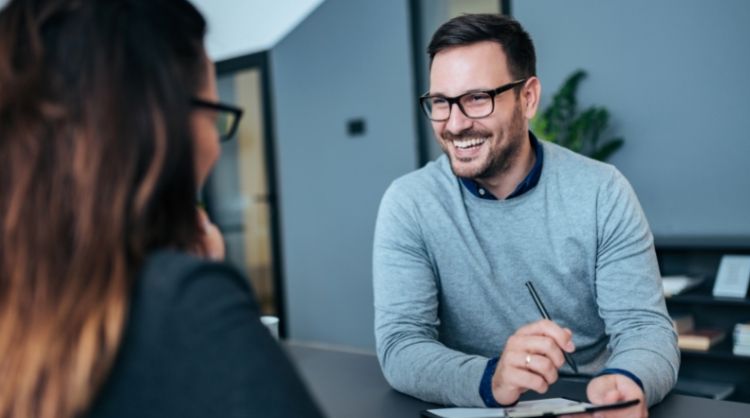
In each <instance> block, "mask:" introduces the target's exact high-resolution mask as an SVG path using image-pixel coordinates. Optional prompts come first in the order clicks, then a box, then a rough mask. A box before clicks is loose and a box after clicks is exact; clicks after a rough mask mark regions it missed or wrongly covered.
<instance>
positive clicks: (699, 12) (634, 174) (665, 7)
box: [512, 0, 750, 239]
mask: <svg viewBox="0 0 750 418" xmlns="http://www.w3.org/2000/svg"><path fill="white" fill-rule="evenodd" d="M512 10H513V14H514V16H515V17H516V18H517V19H518V20H519V21H520V22H521V23H522V24H523V25H524V26H525V27H526V29H527V30H528V31H529V33H530V34H531V36H532V38H533V39H534V41H535V43H536V46H537V48H538V50H537V54H538V71H539V75H540V78H541V80H542V85H543V90H544V95H543V104H546V103H548V102H549V98H550V95H551V94H552V92H553V91H554V90H556V89H557V88H558V86H559V85H560V83H561V82H562V80H563V79H564V78H565V77H566V76H567V75H568V74H570V73H571V72H572V71H573V70H575V69H577V68H583V69H585V70H587V71H588V72H589V78H588V79H587V80H585V81H584V83H583V84H582V88H581V91H580V94H581V101H582V104H583V105H590V104H600V105H605V106H607V107H608V108H609V109H610V111H611V113H612V116H613V121H612V122H613V124H612V125H613V126H612V127H613V130H614V131H616V133H617V134H618V135H622V136H624V137H625V140H626V143H625V147H624V148H623V149H622V150H621V151H620V152H619V153H618V154H617V155H615V157H614V158H613V159H612V161H611V162H612V163H614V164H615V165H616V166H617V167H618V168H619V169H620V170H621V171H622V172H623V173H624V174H625V175H626V176H627V177H628V179H629V180H630V181H631V183H632V184H633V186H634V188H635V189H636V192H637V193H638V195H639V197H640V199H641V203H642V205H643V207H644V210H645V211H646V215H647V216H648V218H649V221H650V223H651V226H652V229H653V231H654V234H655V235H656V236H657V239H658V238H673V237H685V236H744V237H750V137H749V136H750V133H748V128H747V120H748V115H749V114H750V79H749V78H748V77H750V53H748V51H749V49H748V41H749V40H750V25H748V22H750V2H749V1H746V0H723V1H720V2H710V1H704V0H671V1H668V0H661V1H650V0H634V1H616V0H607V1H603V0H567V1H564V2H563V1H557V0H523V1H514V2H513V8H512Z"/></svg>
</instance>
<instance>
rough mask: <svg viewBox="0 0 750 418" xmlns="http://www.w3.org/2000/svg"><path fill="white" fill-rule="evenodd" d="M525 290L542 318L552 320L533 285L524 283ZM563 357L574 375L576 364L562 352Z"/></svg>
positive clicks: (576, 368)
mask: <svg viewBox="0 0 750 418" xmlns="http://www.w3.org/2000/svg"><path fill="white" fill-rule="evenodd" d="M526 288H527V289H529V293H531V298H532V299H534V304H536V307H537V309H539V313H541V314H542V317H543V318H544V319H547V320H550V321H551V320H552V318H550V317H549V314H548V313H547V310H546V309H544V304H543V303H542V300H541V299H540V298H539V294H537V293H536V289H534V284H533V283H531V282H530V281H529V282H526ZM563 356H565V362H566V363H568V365H569V366H570V367H571V368H572V369H573V372H574V373H578V366H577V365H576V362H575V361H573V357H571V356H570V354H568V353H567V352H565V351H563Z"/></svg>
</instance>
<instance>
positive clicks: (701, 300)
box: [666, 291, 750, 308]
mask: <svg viewBox="0 0 750 418" xmlns="http://www.w3.org/2000/svg"><path fill="white" fill-rule="evenodd" d="M666 301H667V303H668V304H678V303H679V304H696V305H722V306H735V307H744V308H750V299H748V298H722V297H716V296H713V295H711V294H709V293H704V292H702V291H697V292H688V293H684V294H680V295H674V296H670V297H668V298H666Z"/></svg>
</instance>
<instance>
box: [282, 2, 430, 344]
mask: <svg viewBox="0 0 750 418" xmlns="http://www.w3.org/2000/svg"><path fill="white" fill-rule="evenodd" d="M407 11H408V5H407V2H406V1H405V0H385V1H377V2H373V1H369V0H327V1H325V2H324V3H323V4H322V5H321V6H320V7H319V8H318V9H317V10H315V11H314V12H313V13H312V15H310V16H309V17H308V18H307V19H306V20H305V21H304V22H303V23H302V24H301V25H300V26H299V27H297V28H296V29H295V30H294V31H293V32H291V33H290V34H289V35H288V36H287V37H286V38H285V39H284V40H283V41H282V42H280V43H279V44H278V45H277V46H276V47H274V48H273V49H272V51H271V57H272V75H273V85H274V87H273V88H274V109H275V113H276V115H275V117H276V130H277V134H278V140H277V159H278V163H277V171H278V175H279V193H280V206H281V213H280V219H281V227H282V237H281V238H282V248H283V252H284V253H283V256H284V275H285V279H286V281H285V286H286V293H285V295H286V304H287V313H288V318H287V321H288V326H289V331H290V337H291V338H292V339H297V340H315V341H320V342H325V343H332V344H344V345H349V346H354V347H360V348H365V349H372V348H373V347H374V337H373V313H372V310H373V309H372V284H371V281H372V278H371V277H372V274H371V258H372V234H373V228H374V223H375V216H376V213H377V207H378V204H379V201H380V197H381V196H382V194H383V192H384V191H385V189H386V187H387V186H388V184H390V182H391V181H392V180H393V179H395V178H396V177H398V176H399V175H401V174H404V173H406V172H408V171H410V170H413V169H414V168H415V167H416V155H415V150H416V145H415V130H416V128H415V122H414V107H413V106H415V101H414V98H413V94H412V93H413V81H412V67H411V49H410V45H411V41H410V35H409V26H408V23H409V22H408V15H407ZM352 118H364V119H365V121H366V127H367V131H366V134H365V135H363V136H357V137H349V136H348V135H347V129H346V124H347V121H348V120H350V119H352Z"/></svg>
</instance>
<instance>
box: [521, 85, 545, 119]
mask: <svg viewBox="0 0 750 418" xmlns="http://www.w3.org/2000/svg"><path fill="white" fill-rule="evenodd" d="M541 97H542V83H541V82H540V81H539V79H538V78H536V77H530V78H529V79H528V80H526V83H525V84H524V87H523V90H521V104H522V106H523V111H524V116H525V117H526V119H527V120H531V118H533V117H534V115H536V111H537V109H538V108H539V99H540V98H541Z"/></svg>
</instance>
